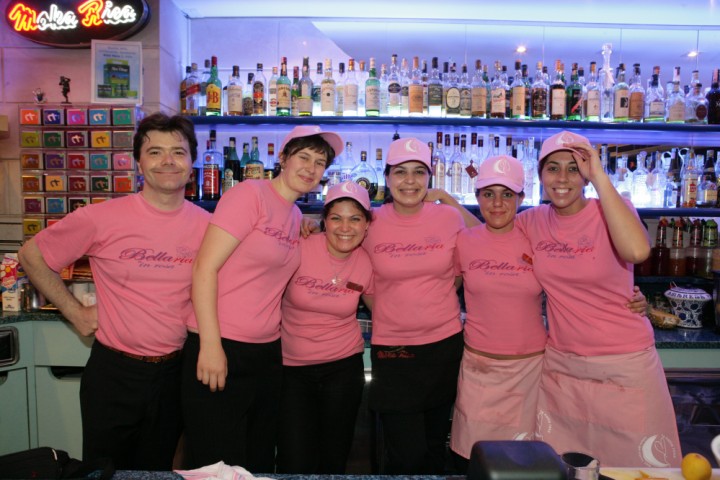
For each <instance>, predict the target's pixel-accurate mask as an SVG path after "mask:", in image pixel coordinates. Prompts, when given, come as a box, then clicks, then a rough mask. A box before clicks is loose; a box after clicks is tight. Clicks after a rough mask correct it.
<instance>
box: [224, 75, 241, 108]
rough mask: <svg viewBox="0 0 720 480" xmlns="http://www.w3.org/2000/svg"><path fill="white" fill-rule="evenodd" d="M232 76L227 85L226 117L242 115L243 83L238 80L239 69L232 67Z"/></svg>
mask: <svg viewBox="0 0 720 480" xmlns="http://www.w3.org/2000/svg"><path fill="white" fill-rule="evenodd" d="M232 68H233V69H232V75H231V76H230V79H229V80H228V84H227V103H228V105H227V108H228V115H242V114H243V83H242V80H241V79H240V67H239V66H237V65H233V67H232Z"/></svg>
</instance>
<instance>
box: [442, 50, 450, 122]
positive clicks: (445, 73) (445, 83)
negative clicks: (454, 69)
mask: <svg viewBox="0 0 720 480" xmlns="http://www.w3.org/2000/svg"><path fill="white" fill-rule="evenodd" d="M449 80H450V62H443V70H442V73H441V74H440V81H441V82H442V88H443V94H442V116H443V117H445V116H447V112H446V109H447V105H446V103H445V102H446V100H447V89H448V87H449Z"/></svg>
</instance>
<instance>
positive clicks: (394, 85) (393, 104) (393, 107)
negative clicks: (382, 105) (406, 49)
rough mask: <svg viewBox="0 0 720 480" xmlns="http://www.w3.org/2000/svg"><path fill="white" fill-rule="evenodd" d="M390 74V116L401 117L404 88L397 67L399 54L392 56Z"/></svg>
mask: <svg viewBox="0 0 720 480" xmlns="http://www.w3.org/2000/svg"><path fill="white" fill-rule="evenodd" d="M391 58H392V60H391V62H390V73H388V115H390V116H392V117H399V116H400V114H401V112H402V87H401V85H400V73H399V72H398V66H397V54H395V53H393V54H392V57H391Z"/></svg>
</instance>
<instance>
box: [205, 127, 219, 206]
mask: <svg viewBox="0 0 720 480" xmlns="http://www.w3.org/2000/svg"><path fill="white" fill-rule="evenodd" d="M216 139H217V136H216V132H215V129H211V130H210V138H209V141H208V149H207V150H206V151H205V153H203V171H202V178H203V182H202V198H203V200H219V199H220V195H221V191H220V186H221V176H222V173H221V172H220V169H221V168H222V167H223V155H222V153H221V152H220V151H219V150H218V149H217V148H216V146H215V145H216Z"/></svg>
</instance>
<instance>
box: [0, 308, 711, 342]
mask: <svg viewBox="0 0 720 480" xmlns="http://www.w3.org/2000/svg"><path fill="white" fill-rule="evenodd" d="M29 321H41V322H48V321H64V319H63V317H62V315H60V314H59V313H58V312H52V311H50V312H44V311H39V312H30V313H27V312H2V316H0V325H9V324H13V323H19V322H29ZM653 331H654V333H655V346H656V347H657V348H658V349H663V348H672V349H676V348H686V349H687V348H690V349H692V348H713V349H714V348H717V349H720V334H718V333H717V331H716V330H715V329H714V328H710V327H705V328H698V329H695V328H673V329H670V330H660V329H657V328H653Z"/></svg>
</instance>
